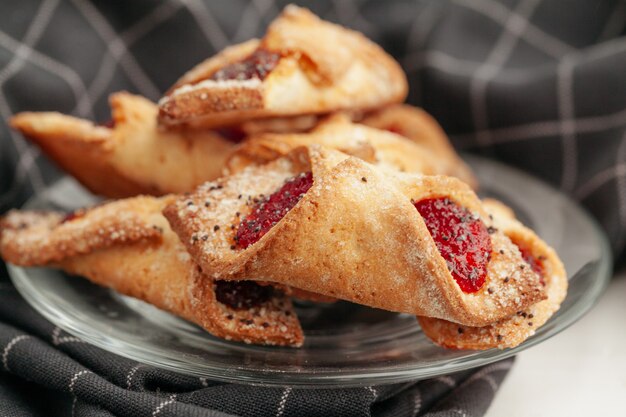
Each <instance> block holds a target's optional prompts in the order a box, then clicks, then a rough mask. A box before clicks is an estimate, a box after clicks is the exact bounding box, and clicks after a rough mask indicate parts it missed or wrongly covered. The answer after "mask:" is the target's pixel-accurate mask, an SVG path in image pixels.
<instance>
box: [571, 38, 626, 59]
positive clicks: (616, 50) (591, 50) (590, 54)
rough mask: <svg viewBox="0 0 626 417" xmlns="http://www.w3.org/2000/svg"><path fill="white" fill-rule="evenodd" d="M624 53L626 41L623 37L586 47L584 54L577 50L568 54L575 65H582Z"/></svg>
mask: <svg viewBox="0 0 626 417" xmlns="http://www.w3.org/2000/svg"><path fill="white" fill-rule="evenodd" d="M622 53H626V43H625V42H624V41H623V39H612V40H610V41H606V42H603V43H600V44H597V45H593V46H590V47H588V48H586V49H585V53H584V54H581V53H579V52H578V51H576V52H572V53H570V54H569V55H568V56H569V57H570V59H572V60H573V61H574V63H575V65H580V64H582V63H585V64H588V63H590V62H592V61H596V60H599V59H604V58H609V57H611V58H613V57H615V55H618V54H622Z"/></svg>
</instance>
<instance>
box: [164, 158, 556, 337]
mask: <svg viewBox="0 0 626 417" xmlns="http://www.w3.org/2000/svg"><path fill="white" fill-rule="evenodd" d="M307 171H308V172H312V178H313V182H312V185H311V186H310V188H309V189H308V191H306V193H305V194H303V195H302V196H301V197H300V199H299V201H298V202H297V204H296V205H295V206H294V207H293V208H291V209H290V210H289V211H288V212H287V213H286V214H285V215H284V217H283V218H282V219H280V220H279V221H277V222H275V224H274V225H273V226H272V227H271V228H270V229H269V230H268V231H267V232H266V233H265V234H264V235H262V237H260V240H258V241H257V242H255V243H253V244H252V245H250V246H248V247H246V248H241V247H240V246H239V243H238V242H237V240H236V237H237V236H238V229H239V228H240V227H242V225H244V226H245V225H246V224H247V223H246V222H247V221H248V220H247V219H246V216H247V215H248V214H249V213H251V210H256V209H255V207H258V206H256V205H257V204H259V202H261V204H267V202H268V201H271V199H272V195H273V193H275V192H276V190H278V189H281V187H283V186H284V184H286V183H285V181H286V180H287V181H293V178H298V175H299V174H302V173H304V172H307ZM302 175H303V174H302ZM268 196H269V199H270V200H268ZM432 198H446V199H449V200H450V201H452V202H454V203H455V204H458V205H459V206H461V207H464V208H466V209H467V210H468V211H467V213H468V216H469V217H468V219H470V218H471V219H472V220H475V221H477V219H480V222H482V224H484V225H485V226H484V228H485V230H489V232H490V234H489V235H488V240H489V243H490V245H491V250H490V260H489V261H488V263H487V269H486V280H485V282H484V284H483V285H481V286H480V288H479V289H478V291H475V292H472V293H467V292H464V291H462V290H461V288H460V287H459V284H457V282H455V279H453V278H452V276H451V272H450V270H449V269H448V263H449V262H450V261H446V260H444V258H443V257H442V256H441V254H440V252H439V249H438V247H437V246H436V244H435V242H434V241H433V238H432V237H431V234H430V232H429V230H428V228H427V226H426V224H425V223H424V220H423V219H422V217H421V216H420V214H419V213H418V211H417V210H416V206H415V205H414V203H415V202H419V201H423V200H428V199H432ZM164 214H165V216H166V218H167V219H168V221H169V222H170V224H171V226H172V228H173V229H174V231H175V232H176V233H177V234H178V235H179V236H180V237H181V241H182V242H183V244H185V245H186V246H187V249H188V250H189V253H190V254H191V255H192V256H193V257H194V259H196V261H197V262H198V264H199V265H201V267H202V268H203V271H204V272H205V273H206V274H208V275H210V276H216V277H218V276H219V277H220V278H221V279H234V280H236V279H244V278H245V279H262V280H266V281H270V282H277V283H281V284H285V285H290V286H292V287H295V288H301V289H304V290H307V291H311V292H315V293H320V294H325V295H328V296H332V297H337V298H340V299H345V300H349V301H354V302H357V303H361V304H365V305H369V306H372V307H377V308H383V309H387V310H391V311H399V312H407V313H412V314H416V315H426V316H431V317H439V318H445V319H448V320H451V321H456V322H459V323H465V324H468V325H474V326H478V325H485V324H488V323H490V322H493V321H494V320H498V319H501V318H503V317H506V316H508V315H510V314H512V313H513V312H515V311H518V310H519V309H520V308H524V307H525V306H528V305H530V304H532V303H534V302H537V301H539V300H541V299H543V298H544V297H545V295H544V293H543V290H542V287H541V285H540V283H539V278H538V276H537V275H536V274H535V273H534V272H533V271H531V270H530V268H525V267H524V266H523V265H525V263H524V261H523V259H522V258H521V255H520V252H519V250H518V249H517V247H516V246H515V245H513V244H512V243H511V241H510V240H509V239H508V238H507V237H506V236H505V235H504V234H503V233H501V232H500V231H498V230H497V229H495V228H493V227H492V225H491V219H490V218H489V216H488V214H487V213H486V212H485V210H484V209H483V208H482V205H481V203H480V201H479V200H478V199H477V198H476V196H475V195H474V193H473V192H472V191H471V189H469V187H467V186H466V185H465V184H463V183H461V182H460V181H458V180H455V179H453V178H447V177H426V176H419V175H408V174H396V175H390V174H388V173H387V172H386V171H381V170H379V169H377V168H375V167H374V166H372V165H370V164H368V163H366V162H364V161H362V160H360V159H357V158H354V157H348V156H347V155H345V154H342V153H340V152H336V151H331V150H327V149H324V148H322V147H319V146H310V147H308V148H300V149H297V150H295V151H294V152H292V153H291V154H289V155H288V156H287V157H285V158H281V159H278V160H276V161H274V162H272V163H270V164H268V165H265V166H262V167H251V168H249V169H246V170H244V171H243V172H241V173H240V174H237V175H234V176H231V177H226V178H223V179H221V180H219V181H218V182H214V183H207V184H205V185H204V186H202V187H200V188H199V189H198V190H196V192H195V193H193V194H192V195H190V196H185V197H182V198H180V199H178V200H177V201H176V202H175V203H173V204H171V205H169V206H168V207H166V209H165V210H164ZM485 233H486V232H485ZM331 260H332V261H331Z"/></svg>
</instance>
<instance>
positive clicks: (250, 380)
mask: <svg viewBox="0 0 626 417" xmlns="http://www.w3.org/2000/svg"><path fill="white" fill-rule="evenodd" d="M467 159H468V160H469V161H470V162H472V163H479V164H488V165H490V166H492V167H496V168H497V169H505V170H508V171H514V172H515V174H516V175H518V176H524V177H526V179H527V180H529V181H532V182H533V183H534V184H536V185H537V186H541V187H544V188H546V189H550V190H552V191H553V192H556V191H555V190H553V189H552V188H551V187H550V186H548V185H546V184H544V183H542V182H540V181H538V180H537V179H535V178H533V177H532V176H530V175H528V174H526V173H523V172H520V171H518V170H516V169H514V168H511V167H509V166H506V165H503V164H500V163H498V162H494V161H491V160H486V159H484V158H480V157H475V156H471V157H468V158H467ZM565 198H567V199H568V200H569V203H570V204H571V205H572V206H573V208H575V209H576V210H577V211H578V215H579V217H580V218H582V219H584V221H586V222H588V223H589V224H590V225H591V226H592V229H593V230H594V231H595V236H594V239H595V240H596V241H597V243H598V245H599V246H600V251H601V252H600V253H601V254H602V259H600V262H599V270H598V272H597V274H596V275H597V276H596V282H594V283H593V285H592V286H591V287H590V289H589V291H587V292H586V293H584V294H583V295H582V296H581V298H580V299H579V300H578V301H577V302H576V304H574V305H572V306H571V307H570V310H569V311H568V313H569V314H568V315H566V316H561V317H560V320H559V322H558V326H557V325H555V324H554V323H553V321H552V320H551V321H549V322H548V323H546V324H545V325H544V326H543V327H542V328H540V329H539V330H538V332H537V334H536V335H535V336H533V337H532V338H530V339H528V340H527V341H526V342H524V343H523V344H521V345H520V346H518V347H516V348H513V349H507V350H496V349H491V350H487V351H477V352H471V353H469V354H468V355H467V356H463V357H459V358H456V359H453V360H450V359H441V360H439V361H435V362H431V363H430V364H429V366H428V368H427V369H424V367H423V365H421V366H419V365H418V366H413V367H411V366H410V365H407V364H402V365H396V366H394V365H393V364H389V365H388V366H384V367H382V366H381V367H378V368H372V369H370V370H368V371H367V372H358V373H357V372H353V373H352V374H346V373H345V372H343V371H342V370H341V369H337V368H329V369H324V368H315V369H314V371H312V372H311V371H307V370H306V369H304V370H298V371H294V370H280V369H267V368H265V369H263V370H259V369H253V370H249V369H246V368H245V367H243V366H242V367H235V368H224V367H223V366H222V367H220V366H219V365H220V364H219V363H207V364H206V366H203V367H201V368H199V369H192V368H190V367H182V368H181V366H180V364H184V363H185V361H184V360H174V359H173V358H171V357H170V356H169V355H167V354H166V351H167V349H161V348H156V350H157V351H158V352H159V356H156V357H155V348H154V347H152V348H151V349H145V348H143V347H141V346H139V345H130V344H128V343H127V342H125V341H119V340H114V339H113V338H112V337H111V336H102V337H97V335H96V334H94V332H87V331H85V330H84V329H83V328H81V327H80V326H77V325H76V323H75V320H74V318H72V317H69V316H68V314H67V313H66V312H63V311H58V310H57V311H55V310H52V309H51V308H50V307H49V306H47V305H45V304H43V303H41V301H40V300H39V299H37V298H36V297H35V296H34V295H33V294H34V293H35V292H36V291H37V289H36V288H35V287H34V286H33V285H32V283H31V282H30V281H29V279H28V277H27V272H26V270H25V269H23V268H19V267H15V266H12V265H7V268H8V270H9V274H10V276H11V278H12V280H13V282H14V284H15V286H16V288H17V290H18V291H19V292H20V294H21V295H22V296H23V297H24V298H25V299H26V301H27V302H28V303H29V304H30V305H31V306H33V307H34V308H35V310H37V311H38V312H39V313H41V314H42V315H43V316H44V317H45V318H46V319H48V320H49V321H51V322H52V323H54V324H56V325H57V326H59V327H60V328H61V329H63V330H64V331H67V332H68V333H70V334H72V335H74V336H76V337H79V338H81V339H83V340H85V341H87V342H90V343H92V344H94V345H96V346H98V347H101V348H103V349H105V350H109V351H113V352H114V353H116V354H118V355H120V356H124V357H127V358H129V359H132V360H139V361H140V362H143V363H145V364H147V365H153V366H155V367H159V368H163V369H167V370H171V371H175V372H183V373H185V374H192V375H195V376H200V377H207V378H210V379H215V380H220V381H224V382H235V383H246V384H253V385H272V386H275V385H280V386H284V385H290V386H298V387H303V388H315V387H317V388H320V387H324V388H330V387H335V386H336V387H339V386H341V387H347V386H352V387H354V386H368V385H372V380H375V381H376V382H375V383H376V384H387V383H395V382H404V381H408V380H416V379H424V378H429V377H434V376H440V375H444V374H449V373H454V372H457V371H462V370H466V369H469V368H474V367H477V366H483V365H487V364H489V363H492V362H496V361H498V360H501V359H505V358H508V357H510V356H513V355H515V354H517V353H518V352H520V351H522V350H525V349H527V348H529V347H531V346H534V345H536V344H538V343H540V342H542V341H544V340H546V339H548V338H550V337H552V336H554V335H556V334H558V333H560V332H561V331H563V330H565V329H566V328H568V327H569V326H571V325H572V324H573V323H575V322H576V321H577V320H579V319H580V318H581V317H582V316H583V315H584V314H585V313H586V312H587V311H589V310H590V309H591V308H592V307H593V305H595V302H596V301H597V300H598V298H599V296H600V295H601V294H602V292H603V291H604V289H605V288H606V286H607V285H608V282H609V278H610V276H611V265H612V263H611V249H610V246H609V244H608V241H607V239H606V237H605V235H604V232H603V231H602V230H601V229H600V226H599V225H598V223H597V222H596V221H595V219H593V218H592V217H591V216H590V215H589V214H588V213H587V212H586V211H585V210H584V209H582V208H581V207H580V206H578V204H577V203H575V202H574V201H572V200H571V199H569V198H568V197H565ZM139 358H141V360H140V359H139ZM312 377H314V381H312V380H311V378H312Z"/></svg>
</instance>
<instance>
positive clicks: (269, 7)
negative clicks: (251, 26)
mask: <svg viewBox="0 0 626 417" xmlns="http://www.w3.org/2000/svg"><path fill="white" fill-rule="evenodd" d="M252 3H254V5H255V6H256V8H257V10H258V11H259V16H261V17H262V16H265V15H266V14H269V15H270V16H278V15H279V14H280V12H281V10H279V9H278V7H277V6H276V3H275V2H274V0H252Z"/></svg>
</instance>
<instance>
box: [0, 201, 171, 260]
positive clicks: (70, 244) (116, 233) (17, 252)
mask: <svg viewBox="0 0 626 417" xmlns="http://www.w3.org/2000/svg"><path fill="white" fill-rule="evenodd" d="M158 207H159V205H156V206H155V203H154V202H153V201H152V199H151V198H149V197H136V198H133V199H129V200H121V201H116V202H112V203H109V204H104V205H101V206H96V207H94V208H91V209H88V210H80V211H78V212H76V213H75V214H74V216H75V217H73V218H71V219H69V218H68V219H64V218H63V215H61V214H58V213H36V212H28V211H26V212H22V211H16V210H14V211H10V212H9V213H8V214H7V215H6V216H5V217H3V218H2V220H1V221H0V232H1V235H0V253H1V254H2V257H3V258H4V259H5V260H6V261H7V262H11V263H14V264H18V265H24V266H34V265H47V264H49V263H53V262H60V261H62V260H64V259H66V258H69V257H73V256H76V255H80V254H86V253H89V252H93V251H94V250H97V249H102V248H107V247H110V246H114V245H119V244H126V243H133V242H137V241H144V240H146V241H152V242H154V241H158V240H160V239H161V233H162V229H163V227H164V226H166V224H164V222H163V219H162V217H161V216H160V215H159V214H158V212H156V214H154V213H155V208H158ZM151 212H152V214H150V213H151ZM64 220H65V221H64Z"/></svg>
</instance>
